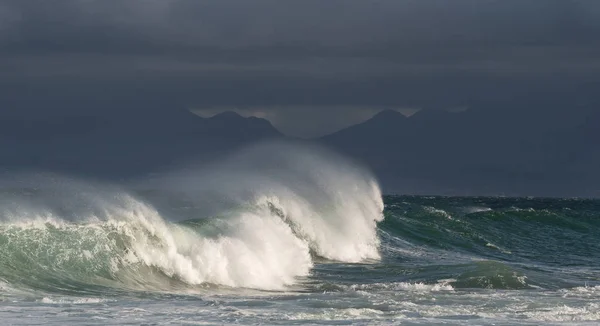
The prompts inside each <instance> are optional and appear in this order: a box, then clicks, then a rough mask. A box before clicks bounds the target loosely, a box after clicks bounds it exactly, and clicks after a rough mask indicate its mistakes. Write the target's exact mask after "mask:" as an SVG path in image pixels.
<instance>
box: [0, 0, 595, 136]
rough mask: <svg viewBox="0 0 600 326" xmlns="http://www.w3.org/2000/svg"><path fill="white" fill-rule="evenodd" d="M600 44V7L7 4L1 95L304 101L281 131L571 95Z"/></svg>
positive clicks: (353, 0) (274, 106)
mask: <svg viewBox="0 0 600 326" xmlns="http://www.w3.org/2000/svg"><path fill="white" fill-rule="evenodd" d="M599 42H600V4H599V2H598V1H595V0H590V1H583V0H579V1H577V0H572V1H569V0H548V1H523V0H520V1H511V0H507V1H492V0H454V1H419V0H413V1H399V0H380V1H358V0H350V1H337V0H334V1H316V0H314V1H313V0H305V1H293V2H292V1H275V0H262V1H242V0H239V1H232V0H226V1H224V0H220V1H194V0H172V1H167V0H164V1H159V0H148V1H133V0H132V1H110V0H81V1H69V0H63V1H43V0H40V1H34V0H25V1H24V0H4V1H0V47H1V51H0V60H1V61H0V70H1V71H2V74H1V76H0V86H1V87H2V88H1V90H0V101H2V98H4V103H9V104H10V105H8V106H10V107H19V108H20V107H24V106H27V107H29V108H31V107H36V108H38V107H48V106H50V107H54V109H51V110H47V111H49V112H51V111H52V110H54V111H57V110H59V109H58V108H62V109H64V110H67V109H69V108H71V109H72V110H81V109H82V107H86V108H93V109H96V110H102V109H103V107H106V106H110V105H118V104H119V103H120V104H121V105H129V106H132V105H133V106H139V107H148V108H151V107H154V106H159V105H165V106H169V105H170V106H183V107H189V108H194V109H197V108H199V109H202V108H214V107H236V108H239V109H242V110H243V109H244V108H248V110H256V107H259V106H264V107H265V109H266V110H268V109H271V110H277V112H285V110H286V108H289V109H288V110H289V114H288V115H287V116H289V119H288V121H287V122H286V121H285V120H286V119H285V116H286V115H285V114H278V116H279V119H280V120H281V121H283V122H282V123H281V124H282V125H285V124H286V123H287V124H288V125H289V124H290V123H289V122H290V121H294V122H296V123H301V122H302V119H301V118H302V117H301V115H299V114H296V113H294V112H297V111H298V108H299V107H302V108H304V109H303V110H306V111H307V112H308V111H311V114H307V115H306V116H305V117H304V119H307V121H308V120H310V119H314V117H319V116H320V117H322V118H323V119H325V120H327V119H330V120H331V119H333V120H335V117H332V114H321V115H319V112H323V111H324V110H327V108H328V107H331V108H336V109H335V110H334V109H331V110H332V111H331V112H333V111H336V112H342V111H343V110H342V111H339V108H340V107H344V106H346V107H347V110H348V111H347V112H348V115H349V116H353V117H354V116H360V114H359V113H357V112H356V110H361V108H363V107H364V108H366V109H368V110H372V109H373V108H380V107H440V108H444V107H454V106H463V105H466V106H469V105H474V104H476V103H479V102H483V101H486V100H490V101H492V100H499V99H506V98H520V97H523V96H526V95H525V94H550V95H545V96H555V97H560V96H562V97H563V98H564V99H565V101H566V97H581V96H588V93H579V92H581V91H579V89H582V90H583V91H584V92H585V90H587V89H590V88H592V86H591V85H594V84H595V83H597V82H598V79H599V78H598V76H599V73H600V43H599ZM5 106H6V105H5ZM311 107H314V108H313V109H311ZM351 111H352V113H350V112H351ZM333 120H331V121H333ZM350 120H353V119H348V121H349V122H350ZM325 125H326V123H325ZM333 125H336V123H332V124H331V127H332V128H333ZM320 128H321V129H323V128H324V129H327V128H325V127H320ZM309 129H310V128H308V127H307V131H306V134H307V135H308V134H311V133H312V134H314V133H318V131H317V130H316V129H315V130H309ZM300 133H301V132H300Z"/></svg>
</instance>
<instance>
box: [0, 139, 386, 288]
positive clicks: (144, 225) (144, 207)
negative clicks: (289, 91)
mask: <svg viewBox="0 0 600 326" xmlns="http://www.w3.org/2000/svg"><path fill="white" fill-rule="evenodd" d="M26 179H27V181H26V182H25V183H23V182H21V183H20V185H21V187H22V188H21V189H22V190H23V191H15V192H12V191H8V192H5V193H3V196H4V197H3V198H2V203H3V205H2V207H1V210H0V229H1V230H2V233H1V235H0V279H3V280H6V281H7V282H8V283H11V284H14V285H16V286H18V287H25V288H33V289H37V290H42V291H51V292H55V291H58V292H67V293H78V294H81V293H90V292H92V293H93V292H94V291H96V292H100V293H104V292H105V290H104V289H106V288H113V289H114V288H119V289H137V290H144V291H148V290H160V291H173V290H177V289H182V288H188V289H189V288H190V287H192V288H193V287H194V286H203V285H206V284H216V285H221V286H229V287H249V288H259V289H283V288H284V287H285V286H286V285H291V284H293V283H295V282H296V280H297V278H298V277H302V276H306V275H308V273H309V272H310V269H311V268H312V267H313V261H312V256H313V255H317V256H321V257H323V258H327V259H331V260H338V261H344V262H359V261H363V260H366V259H378V258H379V239H378V237H377V222H378V221H381V220H382V218H383V215H382V210H383V203H382V199H381V193H380V190H379V187H378V185H377V182H376V181H375V180H374V178H373V177H372V176H371V175H370V174H369V173H368V172H367V171H365V170H363V169H361V168H359V167H357V166H356V165H353V164H351V163H349V162H347V161H345V160H344V159H342V158H340V157H338V156H336V155H333V154H331V153H328V152H326V151H324V150H321V149H315V148H311V147H300V146H298V145H288V144H281V143H279V144H267V145H261V146H257V147H253V148H250V149H247V150H245V151H243V152H241V153H239V154H237V155H235V156H233V157H231V158H230V159H229V160H228V161H225V162H221V163H219V164H218V165H215V166H212V167H208V168H206V167H205V168H204V169H200V170H194V169H188V170H185V171H184V172H177V173H172V174H169V175H167V176H165V177H164V178H161V179H160V180H154V182H153V187H155V188H154V189H160V190H159V191H158V192H157V193H155V194H154V195H155V196H159V197H161V196H162V195H163V194H167V193H174V192H176V193H177V194H178V197H181V198H179V199H185V200H188V201H189V202H191V203H192V204H196V207H199V208H202V206H203V205H201V203H206V200H207V198H210V199H211V201H210V204H211V205H212V208H213V212H214V213H213V214H209V215H204V214H202V213H201V211H202V210H201V209H200V210H193V211H187V212H173V211H168V210H164V209H162V208H161V205H160V204H159V205H158V206H155V205H154V204H153V198H152V196H148V195H144V194H143V193H142V194H139V193H136V191H125V190H123V188H118V187H114V186H106V185H98V184H96V183H90V182H84V181H77V180H73V179H69V178H64V177H58V176H52V177H48V176H43V177H40V176H34V177H27V178H26ZM157 182H158V185H160V186H161V187H157ZM23 184H26V185H28V186H27V187H24V188H23ZM138 186H139V184H138ZM137 190H138V191H139V188H138V189H137ZM157 194H158V195H157ZM155 198H156V197H155ZM214 204H216V205H214ZM215 207H218V210H216V211H214V208H215ZM24 273H26V274H27V275H28V277H27V278H23V277H22V275H23V274H24Z"/></svg>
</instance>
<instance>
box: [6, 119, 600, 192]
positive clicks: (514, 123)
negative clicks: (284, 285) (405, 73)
mask: <svg viewBox="0 0 600 326" xmlns="http://www.w3.org/2000/svg"><path fill="white" fill-rule="evenodd" d="M599 126H600V113H599V112H598V111H596V110H589V111H586V112H583V113H582V114H580V115H567V116H564V115H562V114H561V112H559V111H555V112H542V113H539V112H538V113H535V112H532V111H517V110H516V109H514V110H513V111H507V110H500V109H494V110H492V111H487V112H486V111H483V110H475V109H472V110H469V111H465V112H456V113H450V112H445V111H435V110H422V111H419V112H417V113H415V114H414V115H412V116H410V117H406V116H404V115H403V114H401V113H400V112H397V111H393V110H385V111H381V112H379V113H378V114H376V115H375V116H373V117H372V118H371V119H369V120H367V121H365V122H363V123H360V124H357V125H354V126H351V127H348V128H345V129H342V130H340V131H338V132H335V133H333V134H330V135H327V136H325V137H322V138H319V139H316V140H313V141H314V142H318V143H320V144H323V145H325V146H327V147H330V148H332V149H334V150H336V151H339V152H342V153H345V154H346V155H348V156H350V157H352V158H354V159H355V160H357V161H359V162H363V163H364V164H365V165H366V166H368V167H369V168H370V169H371V170H373V171H374V173H375V174H376V175H377V177H378V178H379V180H380V182H381V184H382V186H383V188H384V191H385V192H387V193H409V194H415V193H416V194H447V195H498V194H506V195H538V196H542V195H546V196H565V195H576V196H600V169H599V167H600V127H599ZM284 138H286V137H285V136H284V135H282V134H281V133H280V132H279V131H278V130H277V129H276V128H274V127H273V125H271V123H270V122H269V121H267V120H265V119H261V118H256V117H249V118H245V117H242V116H240V115H239V114H237V113H235V112H223V113H220V114H217V115H215V116H213V117H210V118H202V117H200V116H198V115H196V114H194V113H192V112H189V111H187V110H177V109H165V110H150V111H149V112H144V111H143V110H124V111H116V110H112V111H107V112H104V111H100V112H94V113H93V114H92V113H89V112H88V113H87V114H86V115H82V114H79V115H78V114H71V115H64V116H54V115H47V116H27V115H24V114H23V115H18V114H12V115H2V114H0V148H1V149H2V150H1V151H0V169H5V170H9V171H14V170H23V169H24V170H43V171H53V172H64V173H67V174H82V175H91V176H102V177H105V176H107V177H115V178H120V177H128V176H143V175H145V174H147V173H151V172H154V171H161V170H166V169H168V168H169V167H171V166H177V165H178V164H184V163H185V162H188V161H190V160H199V161H207V160H213V159H215V158H216V157H218V156H220V155H224V154H226V153H228V152H231V151H234V150H236V149H238V148H240V147H243V146H246V145H248V144H251V143H254V142H259V141H263V140H269V139H284Z"/></svg>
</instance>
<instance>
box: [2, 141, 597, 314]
mask: <svg viewBox="0 0 600 326" xmlns="http://www.w3.org/2000/svg"><path fill="white" fill-rule="evenodd" d="M0 188H1V189H0V317H1V318H2V320H3V321H6V322H7V323H8V324H35V323H40V322H41V321H42V320H44V322H45V323H46V322H47V323H50V324H65V323H87V324H94V323H96V324H106V323H109V324H118V323H159V324H160V323H173V322H174V323H198V322H202V323H208V324H223V323H242V324H257V323H263V324H264V323H266V324H289V323H292V324H293V323H310V324H348V323H358V324H373V323H384V324H388V323H393V324H399V323H400V324H402V323H407V324H428V325H429V324H475V325H491V324H510V325H513V324H532V325H535V324H539V323H545V324H552V323H575V324H589V325H593V324H595V323H596V322H597V321H598V320H600V315H599V313H598V311H600V306H598V304H597V300H598V299H599V298H600V290H599V289H600V279H599V278H598V275H600V263H599V261H598V259H597V258H598V257H600V247H599V245H598V242H597V239H598V238H599V237H600V203H599V202H598V201H595V200H578V199H570V200H560V199H537V198H489V197H485V198H484V197H482V198H451V197H410V196H404V197H394V196H386V197H383V196H382V194H381V191H380V188H379V186H378V183H377V181H376V180H375V178H374V177H373V176H372V175H371V174H370V172H369V171H368V170H366V169H364V168H362V167H360V166H359V165H357V164H354V163H352V162H349V161H348V160H347V159H344V158H343V157H340V156H338V155H336V154H333V153H330V152H327V151H325V150H323V149H320V148H315V147H310V146H304V145H298V144H286V143H266V144H261V145H257V146H254V147H250V148H247V149H245V150H243V151H241V152H238V153H235V154H233V155H231V156H230V157H228V158H227V159H225V160H221V161H219V162H215V163H214V164H212V165H203V166H194V165H191V164H190V165H188V166H186V167H182V168H181V169H178V170H177V171H170V172H168V173H163V174H160V175H155V176H153V177H152V178H146V179H138V180H132V181H130V182H128V183H127V184H121V185H114V184H113V185H110V184H103V183H101V182H98V181H89V180H76V179H73V178H69V177H68V176H57V175H52V174H35V175H33V174H29V175H25V174H20V175H5V176H3V177H2V180H0ZM24 316H26V317H24Z"/></svg>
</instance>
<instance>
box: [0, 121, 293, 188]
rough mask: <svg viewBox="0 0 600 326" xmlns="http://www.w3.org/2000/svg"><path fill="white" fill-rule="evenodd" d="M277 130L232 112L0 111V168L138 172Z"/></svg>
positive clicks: (225, 148)
mask: <svg viewBox="0 0 600 326" xmlns="http://www.w3.org/2000/svg"><path fill="white" fill-rule="evenodd" d="M281 137H283V135H282V134H281V133H280V132H279V131H277V129H275V128H274V127H273V126H272V125H271V123H270V122H269V121H267V120H264V119H260V118H244V117H242V116H240V115H238V114H237V113H234V112H229V113H223V114H220V115H218V116H215V117H212V118H202V117H199V116H197V115H195V114H193V113H191V112H189V111H187V110H161V111H152V112H147V113H146V112H142V111H124V112H121V113H119V114H115V113H114V112H110V113H103V112H99V113H97V114H95V115H92V114H88V115H85V116H82V115H68V116H50V117H35V116H33V117H27V116H14V115H13V116H10V117H2V116H0V146H1V147H2V148H3V150H2V151H1V152H0V167H3V168H7V169H33V170H50V171H59V172H66V173H81V174H86V175H108V176H110V175H115V176H126V175H133V174H142V175H143V174H144V173H147V172H151V171H155V170H158V169H161V168H164V167H167V166H170V165H174V164H178V163H180V162H185V161H186V160H190V159H198V160H206V159H209V158H211V157H212V156H214V155H219V154H221V153H225V152H227V151H231V150H234V149H235V148H238V147H241V146H244V145H245V144H248V143H252V142H256V141H260V140H264V139H277V138H281Z"/></svg>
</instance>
